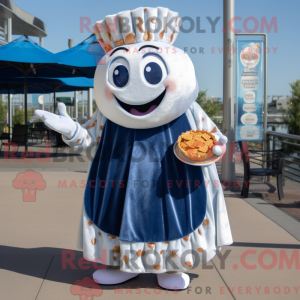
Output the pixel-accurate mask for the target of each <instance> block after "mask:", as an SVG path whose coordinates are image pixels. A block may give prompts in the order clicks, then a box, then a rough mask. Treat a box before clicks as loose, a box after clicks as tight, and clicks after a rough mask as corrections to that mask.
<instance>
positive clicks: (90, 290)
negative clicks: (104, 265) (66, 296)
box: [70, 277, 102, 300]
mask: <svg viewBox="0 0 300 300" xmlns="http://www.w3.org/2000/svg"><path fill="white" fill-rule="evenodd" d="M70 291H71V294H72V295H74V296H75V295H79V298H80V300H93V299H94V296H95V297H99V296H101V295H102V288H101V287H100V286H99V285H98V283H96V282H95V281H94V280H92V279H91V278H89V277H84V278H83V279H79V280H76V281H75V283H74V284H73V285H72V286H71V289H70Z"/></svg>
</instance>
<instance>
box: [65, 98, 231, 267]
mask: <svg viewBox="0 0 300 300" xmlns="http://www.w3.org/2000/svg"><path fill="white" fill-rule="evenodd" d="M186 115H187V118H188V120H189V123H190V125H191V128H192V129H193V130H196V129H199V130H207V131H209V132H211V131H212V130H213V129H214V128H216V129H217V132H215V133H214V135H215V137H216V139H217V140H218V139H219V137H220V136H221V135H222V133H221V132H220V131H219V130H218V128H217V126H216V125H215V124H214V123H213V122H212V120H211V119H210V118H209V117H208V116H207V115H206V113H205V112H204V111H203V110H202V108H201V107H200V106H199V105H198V104H197V103H196V102H194V103H193V104H192V105H191V106H190V107H189V109H188V111H187V112H186ZM105 121H106V118H105V117H104V116H103V115H102V114H101V112H100V111H99V110H97V111H96V112H95V113H94V114H93V116H92V118H91V119H90V120H89V121H88V122H87V123H85V124H84V125H83V126H82V127H81V126H80V125H79V124H78V127H77V131H76V133H75V135H74V137H73V138H72V139H70V140H69V139H66V138H65V137H63V139H64V141H65V142H66V143H67V144H68V145H70V146H71V147H73V148H75V149H77V150H78V151H80V152H81V153H82V154H83V153H84V154H85V155H87V156H88V157H89V158H90V159H92V157H93V155H94V153H95V151H96V148H97V146H98V144H99V142H100V137H101V133H102V130H103V126H104V124H105ZM112 134H113V133H112ZM199 168H202V172H203V176H204V180H205V184H206V189H207V206H206V214H205V217H204V221H203V223H202V224H201V225H200V227H199V228H198V229H197V230H195V231H194V232H192V233H190V234H189V235H188V236H187V237H185V238H181V239H178V240H173V241H169V242H158V243H154V244H152V243H139V242H127V241H121V240H119V238H118V237H113V236H111V235H108V234H107V233H105V232H103V231H102V230H100V229H99V228H98V227H97V226H96V225H95V224H93V223H92V222H91V221H90V220H89V218H88V216H87V214H86V212H85V208H84V204H83V206H82V214H81V220H80V227H79V234H78V248H79V249H83V255H84V257H85V258H87V259H89V260H91V261H97V262H101V263H102V264H105V265H108V266H120V268H121V270H122V271H124V272H133V273H164V272H168V271H186V270H190V269H192V268H194V267H197V266H198V265H199V264H203V263H206V262H208V261H209V260H211V259H212V258H213V257H214V256H215V255H216V254H217V253H218V252H219V251H220V247H221V246H225V245H230V244H232V242H233V241H232V235H231V230H230V225H229V220H228V215H227V210H226V205H225V199H224V194H223V190H222V187H221V184H220V181H219V177H218V172H217V168H216V165H215V164H211V165H209V166H207V167H199ZM153 221H154V222H155V220H153ZM170 260H172V262H173V263H170Z"/></svg>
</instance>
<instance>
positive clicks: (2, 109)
mask: <svg viewBox="0 0 300 300" xmlns="http://www.w3.org/2000/svg"><path fill="white" fill-rule="evenodd" d="M6 114H7V104H5V103H3V101H2V100H1V101H0V135H1V133H2V132H3V130H4V127H6Z"/></svg>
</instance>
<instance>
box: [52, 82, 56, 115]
mask: <svg viewBox="0 0 300 300" xmlns="http://www.w3.org/2000/svg"><path fill="white" fill-rule="evenodd" d="M53 99H54V102H53V113H54V114H55V108H56V107H55V106H56V88H54V89H53Z"/></svg>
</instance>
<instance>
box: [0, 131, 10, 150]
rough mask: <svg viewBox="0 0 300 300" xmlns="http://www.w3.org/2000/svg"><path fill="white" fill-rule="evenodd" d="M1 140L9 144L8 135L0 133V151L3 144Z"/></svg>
mask: <svg viewBox="0 0 300 300" xmlns="http://www.w3.org/2000/svg"><path fill="white" fill-rule="evenodd" d="M3 140H7V141H8V142H9V133H5V132H3V133H1V135H0V141H1V147H0V151H1V149H2V144H3V142H2V141H3Z"/></svg>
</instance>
